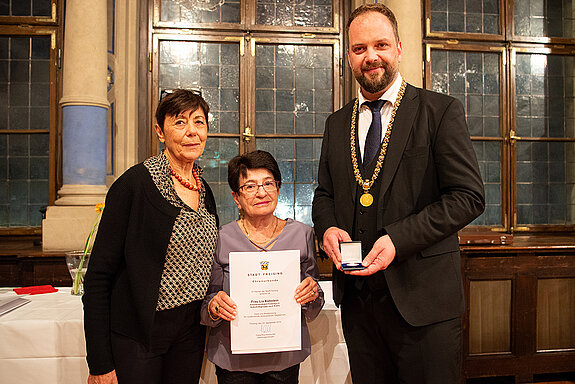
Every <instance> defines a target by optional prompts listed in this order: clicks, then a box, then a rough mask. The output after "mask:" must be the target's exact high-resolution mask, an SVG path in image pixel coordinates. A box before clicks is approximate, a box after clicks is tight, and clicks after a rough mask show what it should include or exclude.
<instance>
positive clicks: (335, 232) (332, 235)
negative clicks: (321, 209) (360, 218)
mask: <svg viewBox="0 0 575 384" xmlns="http://www.w3.org/2000/svg"><path fill="white" fill-rule="evenodd" d="M342 241H351V237H350V236H349V234H348V233H347V232H346V231H344V230H343V229H339V228H338V227H329V228H328V229H327V230H326V231H325V232H324V233H323V250H324V252H325V253H326V254H327V255H328V256H329V258H330V259H331V261H333V264H334V265H335V267H336V268H337V269H339V270H340V271H341V253H340V251H339V243H340V242H342Z"/></svg>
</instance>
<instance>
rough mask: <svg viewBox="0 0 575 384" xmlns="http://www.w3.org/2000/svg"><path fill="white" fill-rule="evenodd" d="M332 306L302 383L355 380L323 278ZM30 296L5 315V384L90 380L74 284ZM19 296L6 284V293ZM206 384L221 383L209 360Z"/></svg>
mask: <svg viewBox="0 0 575 384" xmlns="http://www.w3.org/2000/svg"><path fill="white" fill-rule="evenodd" d="M321 286H322V288H323V289H324V291H325V293H326V304H325V306H324V308H323V310H322V312H321V313H320V315H319V316H318V317H317V318H316V319H315V320H314V321H312V322H310V323H309V324H308V326H309V329H310V335H311V341H312V353H311V356H310V357H308V358H307V359H306V360H305V361H304V362H303V363H302V365H301V369H300V383H302V384H308V383H310V384H311V383H314V384H319V383H325V384H340V383H341V384H343V383H346V384H350V383H351V378H350V375H349V363H348V360H347V349H346V346H345V342H344V338H343V333H342V330H341V321H340V313H339V310H338V309H337V308H336V307H335V305H334V304H333V301H332V299H331V298H332V295H331V283H330V282H322V283H321ZM58 290H59V291H58V292H56V293H48V294H41V295H33V296H26V298H28V299H30V300H31V302H30V303H28V304H26V305H24V306H22V307H20V308H17V309H15V310H14V311H12V312H9V313H7V314H5V315H3V316H0V384H79V383H86V380H87V377H88V366H87V365H86V358H85V356H86V351H85V341H84V329H83V324H82V302H81V298H80V297H78V296H72V295H70V288H58ZM6 296H16V294H15V293H14V292H13V291H12V289H9V288H0V297H6ZM200 382H201V383H205V384H216V383H217V380H216V377H215V367H214V365H213V364H212V363H210V362H208V361H205V363H204V367H203V370H202V380H200Z"/></svg>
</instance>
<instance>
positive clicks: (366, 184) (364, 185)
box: [349, 80, 407, 207]
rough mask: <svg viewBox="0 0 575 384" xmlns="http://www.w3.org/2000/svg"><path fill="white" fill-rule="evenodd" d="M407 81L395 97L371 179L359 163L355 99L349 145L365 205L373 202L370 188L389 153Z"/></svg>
mask: <svg viewBox="0 0 575 384" xmlns="http://www.w3.org/2000/svg"><path fill="white" fill-rule="evenodd" d="M406 86H407V83H406V82H405V80H403V81H402V82H401V87H400V88H399V92H398V93H397V97H396V98H395V103H393V110H392V111H391V116H390V118H389V122H388V123H387V130H386V131H385V136H384V137H383V141H382V143H381V150H380V151H379V156H378V158H377V163H376V165H375V169H374V170H373V175H371V178H370V179H367V178H366V179H363V178H362V177H361V172H360V170H359V165H358V163H357V154H356V148H355V139H356V138H355V128H356V127H355V122H356V119H357V114H358V111H357V110H358V107H359V105H358V104H359V101H358V99H355V103H354V105H353V111H352V113H351V126H350V136H349V146H350V151H351V164H352V166H353V175H354V177H355V181H357V183H358V184H359V186H360V187H361V189H363V195H361V197H360V198H359V202H360V204H361V205H363V206H364V207H369V206H370V205H371V204H373V195H372V194H371V193H369V189H370V188H371V187H372V186H373V183H375V180H376V179H377V176H379V172H380V171H381V169H382V168H383V161H384V160H385V155H386V153H387V146H388V145H389V140H390V137H391V129H392V128H393V122H394V120H395V114H396V113H397V109H398V108H399V105H400V104H401V100H402V99H403V95H404V93H405V88H406Z"/></svg>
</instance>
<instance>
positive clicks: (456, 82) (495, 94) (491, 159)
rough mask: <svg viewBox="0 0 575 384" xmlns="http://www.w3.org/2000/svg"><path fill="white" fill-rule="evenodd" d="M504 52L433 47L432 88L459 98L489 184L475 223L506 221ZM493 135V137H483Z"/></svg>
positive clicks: (489, 223) (484, 178)
mask: <svg viewBox="0 0 575 384" xmlns="http://www.w3.org/2000/svg"><path fill="white" fill-rule="evenodd" d="M500 60H501V54H500V53H485V52H469V51H461V50H440V49H431V89H432V90H434V91H436V92H440V93H446V94H449V95H451V96H453V97H455V98H457V99H459V100H460V101H461V102H462V103H463V105H464V107H465V111H466V117H467V125H468V128H469V133H470V135H471V136H472V137H474V139H475V140H474V142H473V144H474V148H475V152H476V155H477V160H478V162H479V167H480V170H481V176H482V178H483V182H484V185H485V198H486V208H485V212H484V213H483V214H482V215H481V216H479V217H478V218H477V219H475V221H474V222H473V223H472V225H496V226H501V225H503V221H502V210H501V203H502V185H501V151H502V148H501V141H502V139H501V116H500V108H501V105H500V99H501V95H500V79H501V73H500V66H499V63H500ZM487 137H489V138H490V139H491V140H493V141H485V140H481V139H480V138H487Z"/></svg>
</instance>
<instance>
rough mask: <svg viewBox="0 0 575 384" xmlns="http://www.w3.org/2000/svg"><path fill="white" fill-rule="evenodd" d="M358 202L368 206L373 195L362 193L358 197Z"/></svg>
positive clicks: (371, 201)
mask: <svg viewBox="0 0 575 384" xmlns="http://www.w3.org/2000/svg"><path fill="white" fill-rule="evenodd" d="M359 202H360V203H361V205H363V206H364V207H369V206H370V205H371V204H372V203H373V196H372V195H371V193H368V192H365V193H364V194H363V195H361V197H360V198H359Z"/></svg>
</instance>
